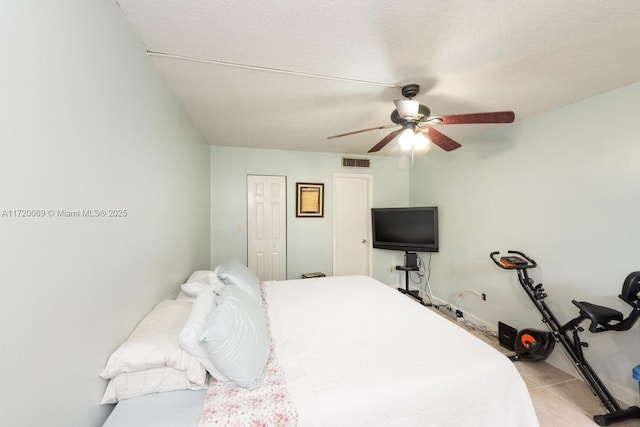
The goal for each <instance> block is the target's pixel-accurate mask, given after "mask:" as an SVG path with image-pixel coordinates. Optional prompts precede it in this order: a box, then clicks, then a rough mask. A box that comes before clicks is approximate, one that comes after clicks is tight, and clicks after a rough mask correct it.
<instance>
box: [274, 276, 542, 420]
mask: <svg viewBox="0 0 640 427" xmlns="http://www.w3.org/2000/svg"><path fill="white" fill-rule="evenodd" d="M265 290H266V295H267V302H268V306H269V317H270V319H271V330H272V337H273V339H274V340H275V347H276V350H277V357H278V360H279V362H280V364H281V366H282V368H283V369H284V372H285V375H286V378H287V382H288V388H289V393H290V395H291V398H292V399H293V401H294V403H295V404H296V406H297V409H298V414H299V425H300V426H301V427H305V426H331V427H337V426H367V427H370V426H403V427H404V426H418V425H420V426H447V427H452V426H453V427H462V426H470V427H471V426H472V427H481V426H487V427H489V426H490V427H499V426H505V427H517V426H523V427H528V426H538V422H537V419H536V415H535V411H534V409H533V405H532V403H531V399H530V396H529V393H528V391H527V388H526V386H525V384H524V382H523V380H522V378H521V377H520V375H519V374H518V372H517V370H516V369H515V367H514V366H513V365H512V363H511V362H510V361H509V360H508V358H507V357H505V356H503V355H502V354H500V352H498V351H497V350H495V349H494V348H492V347H491V346H489V345H487V344H486V343H484V342H482V341H481V340H479V339H477V338H476V337H474V336H472V335H471V334H469V333H468V332H466V331H464V330H462V329H461V328H459V327H458V326H456V325H454V324H452V323H451V322H449V321H448V320H447V319H444V318H442V317H440V316H439V315H438V314H436V313H433V312H432V311H431V310H429V309H428V308H426V307H423V306H421V305H420V304H418V303H417V302H415V301H413V300H411V299H410V298H408V297H407V296H405V295H403V294H401V293H399V292H398V291H396V290H395V289H392V288H390V287H388V286H386V285H384V284H382V283H380V282H378V281H376V280H374V279H371V278H369V277H364V276H348V277H329V278H318V279H301V280H289V281H282V282H274V281H272V282H266V283H265Z"/></svg>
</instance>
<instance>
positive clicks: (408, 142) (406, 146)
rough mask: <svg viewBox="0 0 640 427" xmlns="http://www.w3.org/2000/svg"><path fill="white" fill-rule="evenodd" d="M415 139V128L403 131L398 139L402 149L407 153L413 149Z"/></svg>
mask: <svg viewBox="0 0 640 427" xmlns="http://www.w3.org/2000/svg"><path fill="white" fill-rule="evenodd" d="M415 137H416V135H415V133H414V131H413V128H406V129H405V130H403V131H402V133H401V134H400V137H399V138H398V143H399V144H400V148H402V149H403V150H405V151H406V150H410V149H411V147H413V144H414V139H415Z"/></svg>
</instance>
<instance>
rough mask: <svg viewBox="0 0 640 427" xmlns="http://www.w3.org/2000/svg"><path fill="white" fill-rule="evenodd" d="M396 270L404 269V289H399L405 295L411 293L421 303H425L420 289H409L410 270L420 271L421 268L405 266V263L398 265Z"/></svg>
mask: <svg viewBox="0 0 640 427" xmlns="http://www.w3.org/2000/svg"><path fill="white" fill-rule="evenodd" d="M396 270H400V271H404V289H403V288H398V290H399V291H400V292H402V293H403V294H405V295H409V296H410V297H412V298H413V299H415V300H416V301H418V302H419V303H420V304H423V305H425V304H424V301H423V300H422V298H420V291H418V290H417V289H409V272H411V271H419V270H420V269H419V268H418V267H405V266H404V265H396ZM428 305H431V304H428Z"/></svg>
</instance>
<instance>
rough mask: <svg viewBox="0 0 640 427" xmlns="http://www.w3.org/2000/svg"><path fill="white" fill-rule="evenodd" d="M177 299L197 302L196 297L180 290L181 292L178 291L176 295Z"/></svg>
mask: <svg viewBox="0 0 640 427" xmlns="http://www.w3.org/2000/svg"><path fill="white" fill-rule="evenodd" d="M176 301H184V302H190V303H194V302H196V299H195V298H194V297H190V296H189V295H187V294H185V293H184V292H182V291H180V292H178V296H177V297H176Z"/></svg>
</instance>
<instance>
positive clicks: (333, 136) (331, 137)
mask: <svg viewBox="0 0 640 427" xmlns="http://www.w3.org/2000/svg"><path fill="white" fill-rule="evenodd" d="M396 126H398V125H396V124H392V125H384V126H376V127H374V128H369V129H360V130H355V131H353V132H347V133H341V134H339V135H332V136H328V137H327V139H333V138H340V137H341V136H348V135H355V134H356V133H362V132H369V131H370V130H378V129H388V128H392V127H396Z"/></svg>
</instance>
